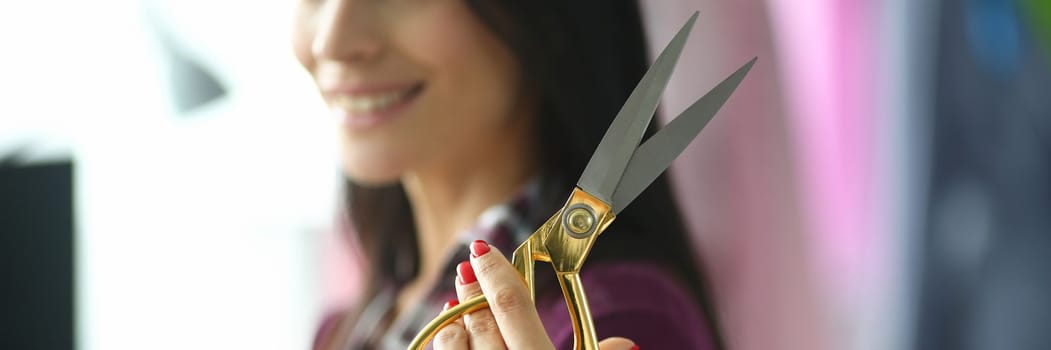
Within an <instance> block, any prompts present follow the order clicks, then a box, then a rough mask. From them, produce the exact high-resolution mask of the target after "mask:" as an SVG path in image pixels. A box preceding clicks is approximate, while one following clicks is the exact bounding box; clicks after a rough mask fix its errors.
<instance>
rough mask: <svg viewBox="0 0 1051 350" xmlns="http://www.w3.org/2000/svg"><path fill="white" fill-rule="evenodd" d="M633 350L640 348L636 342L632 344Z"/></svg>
mask: <svg viewBox="0 0 1051 350" xmlns="http://www.w3.org/2000/svg"><path fill="white" fill-rule="evenodd" d="M631 350H639V345H638V344H635V345H632V346H631Z"/></svg>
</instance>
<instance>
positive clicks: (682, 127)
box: [610, 58, 756, 214]
mask: <svg viewBox="0 0 1051 350" xmlns="http://www.w3.org/2000/svg"><path fill="white" fill-rule="evenodd" d="M755 61H756V58H752V59H751V60H750V61H748V63H745V64H744V66H742V67H741V68H738V69H737V71H736V72H734V73H733V74H731V75H730V77H728V78H726V80H723V81H722V82H721V83H719V85H717V86H716V87H715V88H714V89H712V91H709V92H708V93H707V94H705V95H704V96H703V97H701V98H700V99H698V100H697V102H694V103H693V104H692V105H690V107H687V108H686V110H685V111H683V112H682V114H679V116H678V117H675V120H672V121H671V122H669V123H668V125H666V126H665V127H664V128H661V129H660V130H659V131H657V133H656V134H654V135H653V136H652V137H650V138H649V139H648V140H646V143H644V144H642V146H639V149H638V150H636V151H635V154H633V155H632V156H631V160H630V161H629V162H628V168H627V170H625V171H624V177H623V178H622V179H621V180H620V185H619V186H617V189H616V191H615V192H614V193H613V202H611V203H610V205H611V206H612V207H613V213H614V214H617V213H620V211H621V210H623V209H624V207H627V206H628V204H630V203H631V201H633V200H635V197H637V196H638V195H639V194H640V193H642V191H643V190H645V189H646V187H649V186H650V183H652V182H653V180H654V179H656V178H657V176H659V175H660V174H661V173H662V172H664V170H665V169H667V168H668V166H669V165H671V162H672V161H673V160H675V158H676V157H678V156H679V154H681V153H682V151H683V150H684V149H686V145H688V144H690V141H693V139H694V137H696V136H697V134H698V133H700V132H701V129H703V128H704V126H705V125H708V122H709V121H711V120H712V117H714V116H715V113H716V112H718V111H719V108H721V107H722V106H723V104H724V103H725V102H726V99H728V98H729V97H730V94H733V92H734V90H735V89H737V85H738V84H740V83H741V80H742V79H744V76H745V75H747V74H748V71H749V70H751V69H752V65H754V64H755Z"/></svg>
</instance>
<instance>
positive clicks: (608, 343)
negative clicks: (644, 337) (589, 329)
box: [598, 337, 639, 350]
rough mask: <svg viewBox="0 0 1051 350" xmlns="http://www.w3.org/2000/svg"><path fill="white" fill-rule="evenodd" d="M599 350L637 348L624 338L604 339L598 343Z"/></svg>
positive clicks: (628, 349)
mask: <svg viewBox="0 0 1051 350" xmlns="http://www.w3.org/2000/svg"><path fill="white" fill-rule="evenodd" d="M598 349H599V350H639V346H638V345H635V342H633V341H631V340H628V339H626V338H620V337H613V338H606V339H603V340H602V341H600V342H598Z"/></svg>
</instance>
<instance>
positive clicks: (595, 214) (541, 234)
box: [409, 12, 756, 350]
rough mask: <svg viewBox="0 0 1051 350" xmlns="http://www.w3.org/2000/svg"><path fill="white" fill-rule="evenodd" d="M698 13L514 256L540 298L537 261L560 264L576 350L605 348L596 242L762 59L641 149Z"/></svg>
mask: <svg viewBox="0 0 1051 350" xmlns="http://www.w3.org/2000/svg"><path fill="white" fill-rule="evenodd" d="M697 15H698V13H697V12H694V13H693V16H691V17H690V19H689V21H687V22H686V24H685V25H683V27H682V28H681V29H679V32H678V33H677V34H675V37H674V38H672V40H671V42H670V43H668V46H667V47H665V48H664V51H662V52H661V53H660V55H659V56H657V59H656V61H654V63H653V65H652V66H651V67H650V69H649V70H647V71H646V74H645V75H644V76H643V77H642V80H641V81H639V84H638V85H637V86H636V87H635V90H634V91H632V93H631V95H630V96H629V97H628V100H627V101H626V102H625V103H624V106H623V107H621V109H620V112H618V113H617V116H616V118H615V119H613V123H612V124H610V126H609V129H607V130H606V134H605V135H604V136H603V137H602V141H600V142H599V145H598V148H597V149H596V150H595V153H594V154H592V156H591V160H590V161H589V162H588V165H587V167H585V168H584V172H583V173H582V174H581V175H580V180H578V181H577V185H576V188H574V189H573V192H572V194H570V196H569V199H568V200H567V201H566V204H565V205H563V206H562V208H561V209H559V211H558V212H556V213H555V214H554V215H553V216H551V218H550V219H548V220H547V221H546V222H545V223H544V224H543V225H542V226H540V228H539V229H537V230H536V231H535V232H534V233H533V234H532V235H530V236H529V238H528V239H526V241H525V242H523V243H522V244H521V245H519V246H518V248H517V249H515V251H514V254H513V255H512V258H511V263H512V264H513V265H514V267H515V269H517V270H518V272H519V273H520V274H521V275H522V278H523V280H524V281H525V284H526V286H527V287H528V289H529V292H530V296H531V297H533V298H534V300H535V298H536V295H535V291H534V290H533V286H534V284H533V276H534V273H533V269H534V264H535V262H536V261H542V262H547V263H550V264H551V265H552V267H554V270H555V274H556V275H557V276H558V282H559V284H560V285H561V287H562V292H563V295H564V296H565V299H566V305H567V306H568V307H569V316H570V319H571V321H572V324H573V337H574V340H575V341H574V349H587V350H593V349H598V338H597V336H596V334H595V324H594V321H593V320H592V318H591V311H590V309H589V308H588V301H587V296H586V294H585V293H584V288H583V285H582V283H581V279H580V269H581V267H582V265H583V264H584V260H585V259H586V258H587V256H588V253H589V252H590V251H591V247H592V246H593V245H594V243H595V240H596V239H597V238H598V236H599V235H601V234H602V232H603V231H605V230H606V228H608V227H609V225H610V224H611V223H613V220H614V219H615V218H616V217H617V214H618V213H620V212H621V210H624V207H626V206H627V205H628V204H630V203H631V201H633V200H634V199H635V197H636V196H638V195H639V194H640V193H642V191H643V190H645V189H646V187H649V185H650V183H651V182H653V180H654V179H656V178H657V176H659V175H660V174H661V173H663V172H664V170H665V169H667V168H668V166H669V165H671V162H672V161H673V160H675V158H676V157H678V156H679V154H680V153H682V151H683V149H685V148H686V145H688V144H689V143H690V141H692V140H693V138H694V137H695V136H697V134H698V133H699V132H700V131H701V129H702V128H704V126H705V125H707V124H708V121H710V120H711V119H712V117H713V116H714V115H715V113H716V112H718V111H719V108H720V107H722V105H723V104H724V103H725V102H726V100H727V99H728V98H729V97H730V94H732V93H733V92H734V90H735V89H737V85H738V84H740V83H741V80H742V79H744V76H745V75H746V74H748V71H749V70H750V69H751V68H752V65H754V64H755V61H756V58H752V59H751V60H749V61H748V62H747V63H745V64H744V65H743V66H741V68H739V69H737V71H736V72H734V73H733V74H731V75H730V76H729V77H728V78H726V80H723V81H722V82H721V83H719V85H718V86H716V87H715V88H714V89H712V90H711V91H709V92H708V93H707V94H705V95H704V96H703V97H701V98H700V99H698V100H697V101H696V102H694V103H693V104H692V105H690V106H689V107H688V108H686V110H685V111H683V112H682V113H681V114H679V116H677V117H675V119H674V120H672V121H671V122H670V123H668V125H666V126H665V127H664V128H662V129H660V130H659V131H657V133H656V134H654V135H653V136H652V137H650V138H649V139H648V140H646V142H645V143H643V144H642V145H641V146H640V145H639V142H640V141H641V140H642V136H643V133H644V132H645V131H646V126H647V125H649V123H650V119H652V118H653V113H654V112H655V111H656V109H657V104H658V103H659V102H660V97H661V94H662V93H663V92H664V88H665V86H667V84H668V79H669V78H670V77H671V73H672V71H673V70H674V69H675V63H676V62H677V61H678V59H679V54H680V53H682V48H683V46H684V45H685V44H686V38H687V37H688V36H689V32H690V29H692V28H693V24H694V22H695V21H696V20H697ZM488 305H489V304H488V302H487V301H486V299H485V296H484V295H479V296H476V297H474V298H472V299H469V300H467V301H465V302H462V303H460V304H459V305H457V306H455V307H452V308H450V309H449V310H446V311H444V312H442V313H441V314H439V315H438V316H437V317H435V318H434V319H433V320H431V322H430V323H428V324H427V325H426V326H424V328H423V329H422V330H421V331H420V333H419V334H417V335H416V338H415V339H413V341H412V342H411V343H410V344H409V349H410V350H416V349H422V348H423V347H424V346H425V345H426V344H427V343H429V342H430V341H431V339H432V338H433V337H434V335H435V334H437V333H438V330H440V329H442V327H445V326H446V325H448V324H450V323H452V322H453V321H455V320H456V319H457V318H459V317H461V316H462V315H465V314H468V313H471V312H474V311H476V310H479V309H482V308H485V307H488Z"/></svg>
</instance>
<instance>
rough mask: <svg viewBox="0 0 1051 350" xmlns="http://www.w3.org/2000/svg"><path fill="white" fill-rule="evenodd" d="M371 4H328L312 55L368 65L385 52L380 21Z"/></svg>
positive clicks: (344, 0)
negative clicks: (379, 30) (373, 12)
mask: <svg viewBox="0 0 1051 350" xmlns="http://www.w3.org/2000/svg"><path fill="white" fill-rule="evenodd" d="M367 3H369V1H356V0H332V1H328V2H326V3H325V5H324V8H323V9H322V16H321V18H320V20H319V21H318V27H317V31H316V33H315V35H314V42H313V43H312V45H311V52H312V53H313V55H314V57H315V58H316V59H318V60H337V61H344V62H347V63H364V62H368V61H371V60H374V59H375V58H376V57H377V56H379V55H380V53H381V51H382V44H381V40H380V37H379V35H378V34H379V33H378V31H377V23H376V17H377V16H374V14H370V13H369V12H370V11H371V9H370V8H369V7H368V6H367Z"/></svg>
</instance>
